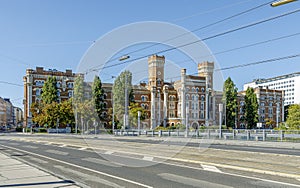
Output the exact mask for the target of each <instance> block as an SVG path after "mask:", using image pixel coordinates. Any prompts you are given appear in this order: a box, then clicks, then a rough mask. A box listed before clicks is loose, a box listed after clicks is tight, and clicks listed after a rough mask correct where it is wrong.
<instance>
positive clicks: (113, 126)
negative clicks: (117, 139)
mask: <svg viewBox="0 0 300 188" xmlns="http://www.w3.org/2000/svg"><path fill="white" fill-rule="evenodd" d="M111 78H112V79H114V78H116V77H115V76H112V77H111ZM113 87H114V81H113V86H112V89H111V106H112V134H114V131H115V110H114V93H113Z"/></svg>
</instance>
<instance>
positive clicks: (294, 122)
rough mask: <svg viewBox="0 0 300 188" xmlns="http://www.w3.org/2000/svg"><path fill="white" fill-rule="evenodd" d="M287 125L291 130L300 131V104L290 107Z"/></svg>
mask: <svg viewBox="0 0 300 188" xmlns="http://www.w3.org/2000/svg"><path fill="white" fill-rule="evenodd" d="M286 123H287V125H288V129H290V130H299V129H300V104H294V105H291V106H290V107H289V109H288V117H287V120H286Z"/></svg>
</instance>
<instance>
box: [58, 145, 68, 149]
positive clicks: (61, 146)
mask: <svg viewBox="0 0 300 188" xmlns="http://www.w3.org/2000/svg"><path fill="white" fill-rule="evenodd" d="M58 147H60V148H63V147H67V145H66V144H63V145H60V146H58Z"/></svg>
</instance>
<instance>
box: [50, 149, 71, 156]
mask: <svg viewBox="0 0 300 188" xmlns="http://www.w3.org/2000/svg"><path fill="white" fill-rule="evenodd" d="M45 152H48V153H53V154H58V155H68V154H69V153H67V152H63V151H57V150H52V149H48V150H46V151H45Z"/></svg>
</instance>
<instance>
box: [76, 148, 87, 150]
mask: <svg viewBox="0 0 300 188" xmlns="http://www.w3.org/2000/svg"><path fill="white" fill-rule="evenodd" d="M86 149H87V148H79V149H78V150H86Z"/></svg>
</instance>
